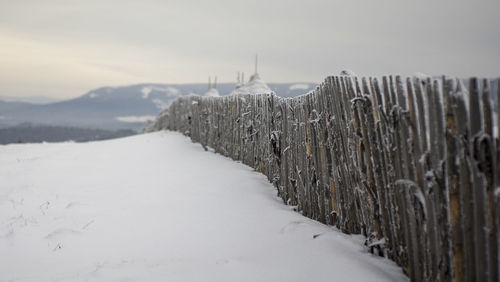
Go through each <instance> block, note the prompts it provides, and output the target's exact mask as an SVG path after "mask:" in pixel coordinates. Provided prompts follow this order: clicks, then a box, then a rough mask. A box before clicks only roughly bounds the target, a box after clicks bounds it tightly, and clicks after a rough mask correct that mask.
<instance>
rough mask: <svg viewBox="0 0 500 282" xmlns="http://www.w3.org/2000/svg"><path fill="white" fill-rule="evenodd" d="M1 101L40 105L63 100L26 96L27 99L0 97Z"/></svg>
mask: <svg viewBox="0 0 500 282" xmlns="http://www.w3.org/2000/svg"><path fill="white" fill-rule="evenodd" d="M0 100H2V101H5V102H25V103H31V104H40V105H43V104H50V103H55V102H59V101H61V99H56V98H52V97H45V96H25V97H16V96H0Z"/></svg>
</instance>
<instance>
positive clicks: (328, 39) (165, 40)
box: [0, 0, 500, 97]
mask: <svg viewBox="0 0 500 282" xmlns="http://www.w3.org/2000/svg"><path fill="white" fill-rule="evenodd" d="M4 2H5V3H2V4H1V5H2V7H1V9H0V39H1V40H2V47H0V54H1V55H2V57H1V58H0V61H1V63H2V66H6V67H2V70H0V93H1V94H2V95H23V96H25V95H31V94H32V95H35V94H37V95H49V96H58V97H68V96H77V95H80V94H83V93H84V92H86V91H87V90H90V88H94V87H98V86H102V85H118V84H130V83H139V82H165V83H182V82H200V81H205V80H206V77H207V76H208V75H209V74H212V75H213V74H217V75H218V77H219V79H220V80H221V81H233V80H234V78H235V73H236V71H245V72H247V73H249V72H251V71H252V67H253V66H252V60H253V56H254V54H255V53H256V52H258V53H259V57H260V66H259V69H260V72H261V74H262V75H263V78H264V79H265V80H266V81H269V82H273V81H311V82H320V81H321V80H322V79H323V78H324V76H326V75H328V74H332V73H333V74H336V73H338V72H339V71H340V70H341V69H344V68H348V69H352V70H354V71H355V72H356V73H357V74H365V75H370V74H374V75H380V74H387V73H398V74H403V75H408V74H413V73H415V72H425V73H429V74H442V73H446V74H451V75H458V76H471V75H479V76H499V75H500V71H499V68H498V66H499V65H500V53H499V52H498V50H500V36H499V34H498V33H499V32H498V27H499V26H500V17H498V15H497V11H498V10H500V2H499V1H498V0H478V1H465V0H442V1H431V0H421V1H399V0H380V1H356V0H353V1H331V0H329V1H325V0H310V1H294V0H289V1H276V0H274V1H273V0H266V1H264V0H255V1H252V2H248V1H234V0H233V1H229V0H219V1H195V0H185V1H153V0H149V1H117V0H111V1H50V2H47V1H35V0H24V1H23V0H20V1H4ZM4 42H7V43H6V44H4Z"/></svg>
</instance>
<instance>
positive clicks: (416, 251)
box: [154, 76, 500, 281]
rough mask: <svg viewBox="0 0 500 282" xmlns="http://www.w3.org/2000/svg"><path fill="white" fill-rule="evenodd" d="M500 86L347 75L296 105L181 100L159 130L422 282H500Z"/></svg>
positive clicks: (246, 99)
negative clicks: (235, 164) (257, 179)
mask: <svg viewBox="0 0 500 282" xmlns="http://www.w3.org/2000/svg"><path fill="white" fill-rule="evenodd" d="M465 85H467V87H466V86H465ZM499 85H500V79H498V80H495V81H493V80H479V79H477V78H472V79H470V80H469V81H465V82H464V81H462V80H459V79H455V78H449V77H442V78H430V77H413V78H406V79H402V78H401V77H399V76H386V77H382V80H379V79H376V78H358V77H354V76H336V77H328V78H326V80H325V81H324V82H323V83H322V84H321V85H320V86H319V87H318V88H317V89H315V90H314V91H313V92H311V93H308V94H306V95H302V96H299V97H296V98H293V99H291V98H286V99H284V98H279V97H277V96H275V95H273V94H262V95H236V96H226V97H198V96H188V97H181V98H179V99H177V100H175V101H174V102H173V103H172V104H171V105H170V107H169V108H168V109H167V110H165V112H163V113H161V114H160V115H159V117H158V119H157V121H156V124H155V125H154V127H155V129H169V130H175V131H180V132H182V133H184V134H186V135H188V136H190V137H191V139H192V140H193V141H195V142H200V143H201V144H202V145H203V146H204V147H205V148H207V147H211V148H213V149H214V150H215V151H216V152H218V153H220V154H223V155H226V156H228V157H231V158H233V159H235V160H240V161H242V162H243V163H244V164H246V165H249V166H251V167H253V168H255V169H256V170H257V171H259V172H261V173H263V174H265V175H266V176H267V177H268V179H269V180H270V181H271V182H272V183H273V184H274V185H275V186H276V188H277V189H278V193H279V196H280V197H281V198H282V199H283V201H284V202H285V203H287V204H291V205H296V206H297V209H298V211H300V212H302V213H303V214H304V215H305V216H308V217H310V218H313V219H316V220H319V221H321V222H324V223H327V224H332V225H335V226H337V227H338V228H339V229H341V230H342V231H344V232H346V233H361V234H363V235H365V236H366V237H367V240H366V245H367V247H368V248H369V249H370V250H371V251H372V252H374V253H377V254H379V255H382V256H386V257H388V258H390V259H392V260H394V261H396V262H397V263H399V264H400V265H401V266H402V267H403V269H404V271H405V272H406V273H407V274H408V276H410V278H411V279H412V281H498V280H499V278H500V277H499V269H500V265H499V250H500V249H499V247H500V234H499V232H498V230H499V228H500V138H499V132H498V127H499V125H500V114H499V103H498V102H495V100H497V101H500V87H499Z"/></svg>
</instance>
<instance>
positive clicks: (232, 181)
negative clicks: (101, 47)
mask: <svg viewBox="0 0 500 282" xmlns="http://www.w3.org/2000/svg"><path fill="white" fill-rule="evenodd" d="M150 94H151V93H150ZM0 184H1V185H0V253H1V254H2V255H0V281H4V280H5V281H217V282H219V281H287V282H290V281H407V278H406V277H405V276H404V275H403V274H402V272H401V270H400V268H399V267H397V266H396V265H395V264H394V263H392V262H390V261H388V260H385V259H382V258H380V257H375V256H373V255H370V254H368V253H367V252H366V249H365V248H364V247H363V246H362V242H363V240H362V238H360V237H357V236H349V235H345V234H342V233H340V232H338V231H337V230H336V229H334V228H332V227H328V226H325V225H323V224H320V223H318V222H314V221H312V220H310V219H308V218H305V217H303V216H301V215H300V214H298V213H296V212H294V211H292V210H291V208H290V207H287V206H284V205H283V204H282V202H281V200H279V199H278V198H277V197H276V196H275V195H276V193H275V189H274V188H273V187H272V185H271V184H269V183H268V182H267V180H266V179H265V177H264V176H263V175H261V174H259V173H257V172H254V171H252V170H251V169H250V168H248V167H246V166H243V165H241V164H238V163H236V162H234V161H231V160H230V159H227V158H224V157H221V156H219V155H216V154H213V153H211V152H205V151H204V150H203V149H202V148H201V146H200V145H198V144H194V143H192V142H191V141H190V140H189V139H188V138H186V137H184V136H182V135H180V134H178V133H172V132H168V133H165V132H157V133H153V134H145V135H138V136H134V137H127V138H122V139H116V140H111V141H102V142H91V143H58V144H27V145H8V146H0Z"/></svg>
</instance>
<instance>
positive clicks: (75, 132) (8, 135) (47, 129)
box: [0, 124, 136, 144]
mask: <svg viewBox="0 0 500 282" xmlns="http://www.w3.org/2000/svg"><path fill="white" fill-rule="evenodd" d="M134 134H136V132H135V131H133V130H129V129H127V130H117V131H111V130H102V129H88V128H77V127H62V126H44V125H32V124H22V125H19V126H15V127H8V128H2V129H0V144H10V143H40V142H63V141H75V142H85V141H95V140H106V139H112V138H118V137H125V136H130V135H134Z"/></svg>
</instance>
